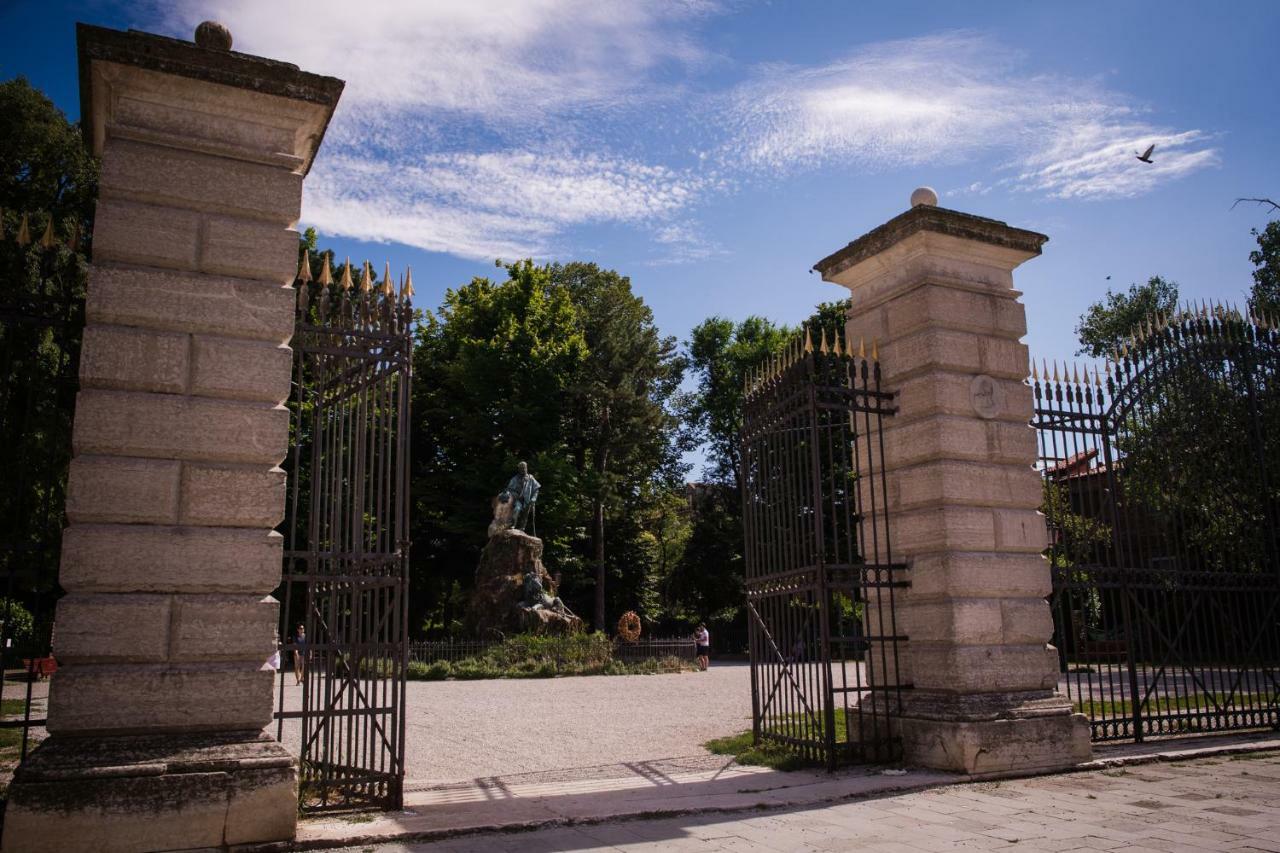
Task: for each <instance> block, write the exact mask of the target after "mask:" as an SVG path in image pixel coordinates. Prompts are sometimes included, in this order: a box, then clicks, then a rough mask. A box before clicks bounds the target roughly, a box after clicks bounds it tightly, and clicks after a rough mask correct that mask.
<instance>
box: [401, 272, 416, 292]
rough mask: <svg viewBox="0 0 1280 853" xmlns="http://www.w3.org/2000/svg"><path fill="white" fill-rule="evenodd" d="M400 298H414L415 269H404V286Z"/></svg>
mask: <svg viewBox="0 0 1280 853" xmlns="http://www.w3.org/2000/svg"><path fill="white" fill-rule="evenodd" d="M400 298H401V299H412V298H413V267H405V268H404V284H403V285H401V286H400Z"/></svg>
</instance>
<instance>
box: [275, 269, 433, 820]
mask: <svg viewBox="0 0 1280 853" xmlns="http://www.w3.org/2000/svg"><path fill="white" fill-rule="evenodd" d="M390 278H391V277H390V271H389V269H388V271H387V273H386V274H385V275H384V276H383V280H382V282H381V283H380V284H379V285H377V286H375V284H374V281H373V276H372V272H371V270H370V268H369V265H368V264H365V266H364V269H363V272H362V275H361V277H360V282H359V284H358V285H357V284H356V283H355V282H354V281H353V279H352V275H351V265H350V264H349V263H348V264H347V265H346V266H345V267H344V268H343V270H342V276H341V279H340V280H339V281H337V282H334V281H333V276H332V273H331V270H330V267H329V258H328V256H326V257H324V258H323V261H322V266H321V269H320V273H319V275H318V277H316V278H315V280H314V281H313V275H312V269H311V263H310V259H309V258H308V257H306V256H305V255H304V257H303V261H302V264H301V266H300V269H299V277H298V282H297V294H298V296H297V305H298V315H297V323H296V326H295V332H294V338H293V350H294V382H293V392H292V396H291V399H290V403H289V406H290V410H291V413H292V420H291V430H292V435H291V448H290V457H289V461H288V463H287V464H288V467H289V496H288V500H289V512H288V518H287V520H286V523H285V528H284V534H285V537H286V545H285V553H284V590H283V606H282V607H281V617H282V623H281V624H282V630H281V635H282V636H292V635H293V634H294V631H293V630H290V629H291V628H296V626H298V625H302V626H303V627H304V628H305V641H304V642H294V643H293V644H292V648H291V651H292V652H293V657H294V662H295V666H296V667H297V669H296V670H295V681H296V680H297V679H298V678H299V677H300V678H301V684H300V685H299V689H293V688H292V686H291V685H290V684H289V678H288V674H287V673H286V672H285V671H282V672H281V685H280V691H279V697H280V698H279V707H278V709H277V711H276V718H277V720H278V723H277V737H278V738H280V739H282V740H286V739H287V738H286V733H285V724H286V722H289V723H291V724H293V725H296V726H297V728H296V729H295V730H292V731H290V733H289V738H296V741H295V742H296V743H297V748H298V751H299V755H300V759H301V760H300V764H301V780H300V790H301V806H302V808H303V810H305V811H319V810H326V809H334V808H340V809H345V808H357V807H368V806H375V807H382V808H389V809H390V808H399V807H400V805H401V803H402V797H403V784H404V772H405V769H404V736H405V720H404V713H403V712H404V701H405V680H406V669H407V666H408V613H407V605H408V596H407V591H406V586H407V583H408V574H407V561H408V551H409V532H408V531H409V527H408V465H409V431H408V423H409V420H408V419H409V388H410V371H411V355H412V330H411V326H412V320H413V309H412V306H411V301H410V297H411V296H412V294H413V288H412V284H411V282H410V281H409V280H408V277H407V276H406V278H405V280H404V281H403V282H402V284H401V287H400V290H399V293H397V292H396V289H395V288H394V287H393V285H392V282H391V280H390Z"/></svg>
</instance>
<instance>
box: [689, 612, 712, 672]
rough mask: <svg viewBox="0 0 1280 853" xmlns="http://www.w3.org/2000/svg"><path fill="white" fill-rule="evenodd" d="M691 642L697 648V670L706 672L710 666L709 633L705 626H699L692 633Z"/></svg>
mask: <svg viewBox="0 0 1280 853" xmlns="http://www.w3.org/2000/svg"><path fill="white" fill-rule="evenodd" d="M693 642H694V643H696V644H697V646H698V669H700V670H701V671H703V672H706V671H707V667H709V666H710V665H711V632H710V631H708V630H707V626H706V625H705V624H699V625H698V630H696V631H694V632H693Z"/></svg>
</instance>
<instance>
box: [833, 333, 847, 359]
mask: <svg viewBox="0 0 1280 853" xmlns="http://www.w3.org/2000/svg"><path fill="white" fill-rule="evenodd" d="M831 340H832V341H833V342H834V346H832V347H831V351H832V352H833V353H835V354H836V357H837V358H844V350H843V349H841V347H840V333H839V332H832V333H831Z"/></svg>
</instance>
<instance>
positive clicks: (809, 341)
mask: <svg viewBox="0 0 1280 853" xmlns="http://www.w3.org/2000/svg"><path fill="white" fill-rule="evenodd" d="M811 352H813V338H812V337H811V336H810V335H809V327H808V326H805V327H804V353H805V355H808V354H809V353H811Z"/></svg>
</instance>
